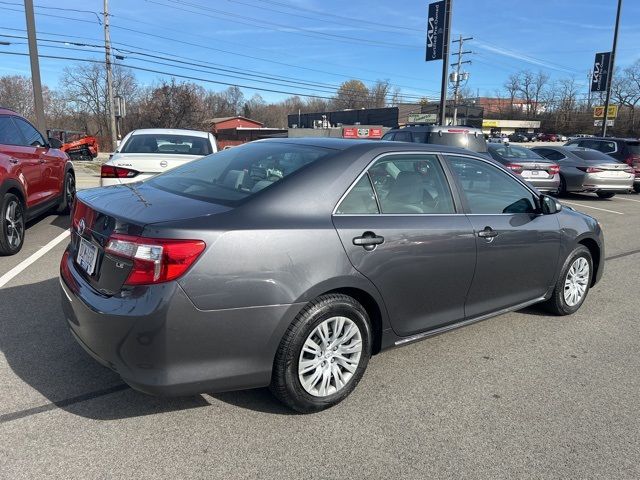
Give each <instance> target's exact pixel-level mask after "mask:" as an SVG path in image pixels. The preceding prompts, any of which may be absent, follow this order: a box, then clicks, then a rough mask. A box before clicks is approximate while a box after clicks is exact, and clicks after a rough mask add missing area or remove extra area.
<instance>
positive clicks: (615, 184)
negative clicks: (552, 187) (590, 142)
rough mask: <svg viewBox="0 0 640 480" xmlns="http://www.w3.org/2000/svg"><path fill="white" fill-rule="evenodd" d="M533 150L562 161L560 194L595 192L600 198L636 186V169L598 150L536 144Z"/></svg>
mask: <svg viewBox="0 0 640 480" xmlns="http://www.w3.org/2000/svg"><path fill="white" fill-rule="evenodd" d="M532 150H533V151H534V152H536V153H537V154H539V155H542V156H543V157H545V158H547V159H549V160H552V161H554V162H557V163H558V165H560V191H559V193H560V195H563V194H566V193H568V192H595V193H596V194H597V195H598V196H599V197H600V198H611V197H613V196H614V195H615V194H616V193H623V192H628V191H630V190H632V189H633V180H634V171H633V169H632V168H631V167H629V166H628V165H627V164H625V163H622V162H618V161H617V160H614V159H613V158H611V157H610V156H609V155H605V154H604V153H602V152H599V151H597V150H591V149H589V148H578V147H534V148H532Z"/></svg>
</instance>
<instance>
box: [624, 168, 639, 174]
mask: <svg viewBox="0 0 640 480" xmlns="http://www.w3.org/2000/svg"><path fill="white" fill-rule="evenodd" d="M624 171H625V172H627V173H636V171H635V170H634V168H633V167H625V168H624Z"/></svg>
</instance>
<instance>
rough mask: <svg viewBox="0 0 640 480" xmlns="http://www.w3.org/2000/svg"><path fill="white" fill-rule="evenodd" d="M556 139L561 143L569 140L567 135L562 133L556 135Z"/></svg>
mask: <svg viewBox="0 0 640 480" xmlns="http://www.w3.org/2000/svg"><path fill="white" fill-rule="evenodd" d="M556 138H557V139H558V141H559V142H566V141H567V140H568V139H567V137H566V135H562V134H561V133H556Z"/></svg>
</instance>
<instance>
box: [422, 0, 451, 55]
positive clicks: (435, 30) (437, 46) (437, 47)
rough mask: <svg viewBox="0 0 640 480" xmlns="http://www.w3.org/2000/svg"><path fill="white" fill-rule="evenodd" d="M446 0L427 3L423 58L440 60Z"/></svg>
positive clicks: (443, 37)
mask: <svg viewBox="0 0 640 480" xmlns="http://www.w3.org/2000/svg"><path fill="white" fill-rule="evenodd" d="M445 4H446V0H441V1H440V2H434V3H431V4H429V17H428V19H427V55H426V58H425V60H426V61H427V62H430V61H431V60H442V57H443V54H444V39H445V28H447V27H446V24H445V9H446V5H445Z"/></svg>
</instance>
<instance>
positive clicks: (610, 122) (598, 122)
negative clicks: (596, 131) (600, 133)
mask: <svg viewBox="0 0 640 480" xmlns="http://www.w3.org/2000/svg"><path fill="white" fill-rule="evenodd" d="M613 125H614V121H613V119H610V120H607V127H613ZM593 126H594V127H601V126H602V120H594V121H593Z"/></svg>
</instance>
